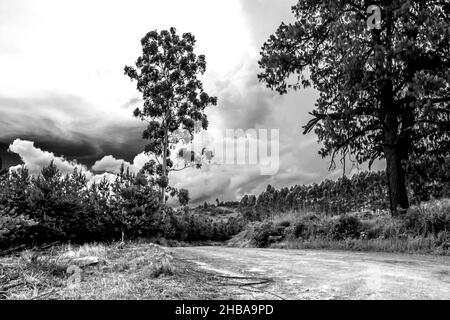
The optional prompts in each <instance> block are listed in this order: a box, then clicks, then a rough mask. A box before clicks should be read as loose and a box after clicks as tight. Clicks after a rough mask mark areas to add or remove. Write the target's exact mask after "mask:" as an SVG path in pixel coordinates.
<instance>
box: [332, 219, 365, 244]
mask: <svg viewBox="0 0 450 320" xmlns="http://www.w3.org/2000/svg"><path fill="white" fill-rule="evenodd" d="M361 227H362V225H361V221H360V220H359V219H358V218H357V217H355V216H350V215H342V216H340V217H339V219H338V220H337V221H336V222H335V224H334V225H333V226H332V230H331V237H332V238H333V239H334V240H344V239H347V238H358V237H359V234H360V232H361Z"/></svg>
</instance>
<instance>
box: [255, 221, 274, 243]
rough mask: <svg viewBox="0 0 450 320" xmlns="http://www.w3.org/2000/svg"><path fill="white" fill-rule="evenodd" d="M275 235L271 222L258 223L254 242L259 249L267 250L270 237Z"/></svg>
mask: <svg viewBox="0 0 450 320" xmlns="http://www.w3.org/2000/svg"><path fill="white" fill-rule="evenodd" d="M273 234H274V230H273V224H272V223H271V222H263V223H256V224H255V225H254V231H253V237H252V238H253V239H252V240H253V241H254V243H255V245H256V246H257V247H258V248H266V247H267V246H268V245H269V237H270V236H272V235H273Z"/></svg>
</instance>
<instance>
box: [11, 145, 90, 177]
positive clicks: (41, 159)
mask: <svg viewBox="0 0 450 320" xmlns="http://www.w3.org/2000/svg"><path fill="white" fill-rule="evenodd" d="M9 150H10V152H14V153H17V154H18V155H19V156H20V158H21V160H22V161H23V163H24V164H25V166H26V167H27V168H28V170H29V171H30V173H31V174H34V175H37V174H39V172H40V171H41V170H42V168H43V167H46V166H48V165H49V164H50V163H51V162H52V161H53V163H54V164H55V165H56V167H57V168H58V169H59V170H60V171H61V173H63V174H68V173H72V172H73V171H74V169H77V170H78V171H83V172H85V173H86V176H87V178H88V179H90V178H92V173H91V172H89V171H88V169H87V168H86V166H83V165H81V164H79V163H77V162H76V161H69V160H66V159H64V158H62V157H56V156H55V155H54V154H53V153H51V152H48V151H44V150H41V149H39V148H36V147H35V146H34V142H32V141H24V140H20V139H16V140H14V142H13V143H12V144H11V145H10V146H9ZM12 169H15V168H12Z"/></svg>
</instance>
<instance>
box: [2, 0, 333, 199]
mask: <svg viewBox="0 0 450 320" xmlns="http://www.w3.org/2000/svg"><path fill="white" fill-rule="evenodd" d="M294 2H295V1H294V0H277V1H273V0H226V1H225V0H220V1H219V0H190V1H185V0H184V1H183V0H165V1H156V0H143V1H141V0H127V1H103V0H95V1H87V0H76V1H74V0H65V1H60V0H54V1H50V0H1V1H0V70H1V76H0V155H1V156H2V158H3V166H5V165H6V166H15V165H17V164H19V163H25V164H26V165H27V166H28V167H29V168H30V169H31V170H32V171H34V172H37V171H39V170H40V168H41V167H42V166H43V165H46V164H48V162H49V161H51V159H55V161H56V163H57V164H58V166H59V167H60V168H61V170H63V171H69V170H72V169H73V167H75V166H78V167H80V168H82V169H84V170H85V171H86V172H87V173H88V175H89V176H90V177H91V178H92V179H94V180H95V179H99V178H101V177H102V176H103V175H107V174H108V173H112V174H113V173H114V172H115V171H117V168H118V167H119V166H120V164H121V163H122V162H124V161H125V162H126V163H127V165H129V166H131V167H132V168H135V169H136V170H137V169H139V167H140V166H142V164H143V163H144V162H145V157H144V156H143V155H142V154H141V153H142V149H143V146H144V143H145V142H144V141H143V140H141V132H142V130H143V124H142V123H140V122H139V120H137V119H134V118H133V117H132V111H133V108H135V107H136V106H138V105H139V95H138V94H137V92H136V90H135V85H134V84H133V83H131V82H130V81H129V79H128V78H127V77H125V76H124V74H123V67H124V65H131V64H133V63H134V61H135V60H136V58H137V57H138V56H139V54H140V49H141V48H140V39H141V38H142V37H143V36H144V35H145V34H146V33H147V32H148V31H150V30H155V29H157V30H162V29H168V28H170V27H171V26H173V27H175V28H177V30H178V31H179V32H180V33H182V32H191V33H193V34H194V35H195V37H196V39H197V48H196V52H197V53H199V54H200V53H202V54H205V55H206V60H207V64H208V65H207V72H206V74H205V75H204V77H203V78H202V80H203V81H204V84H205V89H206V91H207V92H208V93H209V94H210V95H215V96H217V97H218V99H219V103H218V106H216V107H213V108H211V110H209V111H208V116H209V120H210V128H209V130H208V134H210V135H212V136H214V134H218V133H221V132H223V131H224V130H225V129H230V128H232V129H236V128H242V129H244V130H246V129H249V128H267V129H279V130H280V168H279V171H278V173H277V174H275V175H272V176H262V175H260V170H259V168H258V167H257V166H249V165H247V166H241V165H210V166H206V167H204V168H203V169H202V170H200V171H199V170H185V171H182V172H180V173H176V174H173V175H172V176H171V180H172V183H173V184H174V185H175V186H176V187H184V188H188V189H189V190H190V191H191V195H192V197H193V199H194V200H196V201H204V200H214V199H215V198H216V197H219V198H220V199H231V200H232V199H236V198H239V197H240V196H241V195H243V194H245V193H258V192H260V191H261V190H263V189H264V188H265V187H266V185H267V184H269V183H270V184H272V185H274V186H278V187H280V186H290V185H294V184H303V183H305V184H306V183H311V182H314V181H317V182H319V181H321V180H323V179H324V178H327V177H331V178H334V177H337V176H339V175H340V174H342V173H341V171H336V172H329V171H328V165H329V163H328V160H326V159H325V160H323V159H321V158H320V156H319V155H318V154H317V151H318V149H319V145H317V143H316V140H317V139H316V137H315V136H314V135H313V134H311V135H309V136H303V135H302V132H301V126H302V125H303V124H305V123H306V121H307V119H308V111H311V110H312V109H313V107H314V102H315V99H316V97H317V94H316V92H314V90H312V89H309V90H303V91H301V92H296V93H291V94H288V95H286V96H279V95H277V94H276V93H275V92H272V91H270V90H269V89H266V88H265V86H264V85H263V84H260V83H258V80H257V77H256V76H257V73H258V66H257V61H258V59H259V50H260V47H261V46H262V44H263V43H264V41H265V40H266V39H267V37H268V36H269V35H270V34H271V33H273V32H274V31H275V30H276V28H277V27H278V25H279V24H280V23H281V21H285V22H289V21H290V20H291V12H290V6H291V5H292V4H293V3H294ZM8 148H9V150H10V151H9V152H7V149H8Z"/></svg>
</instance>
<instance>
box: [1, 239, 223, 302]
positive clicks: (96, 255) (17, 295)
mask: <svg viewBox="0 0 450 320" xmlns="http://www.w3.org/2000/svg"><path fill="white" fill-rule="evenodd" d="M214 280H215V279H214V277H213V276H212V275H209V274H206V273H201V272H199V271H196V269H195V268H193V267H192V266H190V265H189V263H188V262H185V261H181V260H176V259H174V257H173V256H172V255H171V253H170V252H169V251H168V250H167V249H164V248H162V247H160V246H157V245H152V244H148V243H139V242H133V243H123V242H116V243H112V244H110V245H103V244H95V243H93V244H86V245H83V246H74V245H61V246H54V247H53V246H52V247H51V248H47V249H45V250H36V249H35V250H25V251H22V252H20V253H17V254H13V255H9V256H7V257H0V300H2V299H8V300H36V299H39V300H47V299H48V300H52V299H60V300H62V299H64V300H71V299H77V300H105V299H106V300H110V299H112V300H116V299H119V300H126V299H133V300H137V299H139V300H142V299H156V300H161V299H211V298H212V299H228V298H229V293H228V291H227V290H226V289H224V287H219V286H218V285H217V283H216V282H214ZM216 280H217V279H216ZM186 288H189V290H186Z"/></svg>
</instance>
